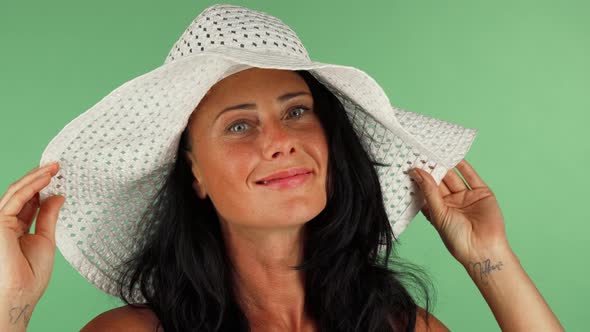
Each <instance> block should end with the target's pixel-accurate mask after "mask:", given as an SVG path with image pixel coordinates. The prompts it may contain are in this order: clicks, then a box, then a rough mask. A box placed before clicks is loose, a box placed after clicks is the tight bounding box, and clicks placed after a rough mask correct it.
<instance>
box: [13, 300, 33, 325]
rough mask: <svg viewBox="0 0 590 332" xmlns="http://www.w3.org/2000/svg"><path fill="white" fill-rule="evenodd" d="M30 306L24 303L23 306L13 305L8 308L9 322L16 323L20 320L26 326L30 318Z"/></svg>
mask: <svg viewBox="0 0 590 332" xmlns="http://www.w3.org/2000/svg"><path fill="white" fill-rule="evenodd" d="M30 308H31V305H30V304H26V305H24V306H23V307H13V308H12V309H10V311H9V312H8V313H9V315H10V323H11V324H13V325H16V324H18V323H19V322H21V321H22V322H23V324H24V325H25V327H27V325H28V324H29V320H30V319H31V313H30V312H29V310H30Z"/></svg>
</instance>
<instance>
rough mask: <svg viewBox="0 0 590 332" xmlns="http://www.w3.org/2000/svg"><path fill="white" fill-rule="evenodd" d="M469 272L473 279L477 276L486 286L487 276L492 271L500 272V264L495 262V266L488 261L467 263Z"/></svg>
mask: <svg viewBox="0 0 590 332" xmlns="http://www.w3.org/2000/svg"><path fill="white" fill-rule="evenodd" d="M468 266H469V271H471V272H472V273H473V275H474V278H475V279H477V278H478V276H479V280H481V281H482V283H483V284H484V285H487V284H488V276H489V274H490V273H491V272H492V271H494V270H498V271H499V270H502V266H503V264H502V262H497V263H496V264H494V265H492V264H491V261H490V259H489V258H488V259H486V260H484V261H481V262H475V263H474V262H469V263H468Z"/></svg>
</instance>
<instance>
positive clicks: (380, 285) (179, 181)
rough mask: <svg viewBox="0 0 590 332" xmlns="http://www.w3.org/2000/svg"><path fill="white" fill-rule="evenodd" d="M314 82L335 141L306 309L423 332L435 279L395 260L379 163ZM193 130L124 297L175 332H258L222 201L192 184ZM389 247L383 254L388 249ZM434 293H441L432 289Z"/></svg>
mask: <svg viewBox="0 0 590 332" xmlns="http://www.w3.org/2000/svg"><path fill="white" fill-rule="evenodd" d="M295 72H296V73H298V74H299V75H301V77H303V79H304V80H305V82H306V83H307V85H308V86H309V88H310V90H311V92H312V96H313V99H314V111H315V112H316V114H317V115H318V117H319V119H320V121H321V124H322V127H323V128H324V131H325V134H326V137H327V138H328V141H329V142H328V149H329V157H328V176H327V183H326V189H327V195H328V197H327V203H326V207H325V209H324V210H322V211H321V212H320V213H319V214H318V215H317V216H316V217H315V218H313V219H312V220H310V221H308V222H307V223H306V224H305V225H304V226H303V227H304V230H303V234H304V239H305V240H304V243H303V246H304V248H303V259H302V262H301V264H300V265H298V266H294V267H292V268H293V269H297V270H301V271H303V273H304V276H305V308H306V311H307V313H308V314H309V315H310V316H311V318H312V319H313V320H314V321H315V323H316V324H317V326H318V327H319V330H320V331H330V332H331V331H335V332H336V331H342V332H345V331H346V332H348V331H363V332H377V331H414V325H415V320H416V312H417V305H418V304H417V301H415V300H414V298H413V297H412V295H411V294H410V292H409V287H410V286H418V287H414V288H413V289H414V290H416V291H417V292H418V295H422V296H420V297H417V298H419V299H421V300H425V303H426V304H425V311H426V318H427V319H426V321H427V322H428V317H429V312H430V309H429V308H430V302H431V299H430V296H429V286H430V287H432V283H431V281H430V280H429V279H428V277H427V274H426V273H425V272H424V271H422V270H421V269H419V268H417V267H416V266H415V265H414V264H412V263H409V262H402V261H401V259H399V258H397V257H395V256H396V255H395V248H394V243H397V242H398V241H397V239H396V238H395V236H394V234H393V231H392V228H391V225H390V223H389V221H388V218H387V214H386V211H385V207H384V205H383V197H382V192H381V186H380V184H379V179H378V175H377V172H376V169H375V167H382V166H385V165H384V164H381V163H378V162H376V161H374V160H373V159H372V158H371V156H370V155H369V153H368V152H367V151H366V150H365V149H364V148H363V146H362V144H361V142H360V139H359V137H358V136H357V134H356V133H355V131H354V130H353V126H352V124H351V123H350V121H349V119H348V117H347V115H346V113H345V110H344V108H343V106H342V104H341V103H340V101H339V100H338V99H337V98H336V96H334V95H333V94H332V93H331V92H330V91H329V90H328V89H327V88H326V87H324V86H323V85H322V84H321V83H320V82H319V81H318V80H317V79H316V78H315V77H314V76H313V75H311V74H310V73H309V72H307V71H295ZM189 136H190V134H189V131H188V126H187V128H186V129H185V131H184V132H183V134H182V138H181V141H180V144H179V147H178V154H177V158H176V161H175V165H174V168H173V170H172V171H171V172H170V174H169V176H168V177H167V178H166V179H165V182H164V184H163V186H162V188H161V189H160V190H159V191H158V192H157V193H156V195H155V197H154V198H153V200H152V201H151V202H152V203H151V204H150V206H149V209H148V210H147V211H146V212H145V214H144V215H143V217H142V219H141V222H140V225H142V226H143V228H142V229H143V231H142V232H141V236H143V238H142V239H143V240H142V244H143V245H142V246H141V248H140V250H138V251H137V252H135V253H133V254H132V256H131V257H130V259H128V260H127V261H126V262H125V263H124V264H123V265H122V266H121V268H123V271H124V273H122V274H121V276H120V278H119V280H118V292H119V295H120V298H121V299H122V300H123V301H124V302H125V303H126V304H127V305H130V306H133V307H140V305H138V304H135V303H133V301H132V300H131V294H132V292H133V291H134V289H136V290H139V291H140V292H141V294H142V295H143V297H144V298H145V299H146V303H144V304H143V305H142V306H141V307H143V308H145V307H146V306H147V307H148V308H150V309H151V310H152V311H153V312H154V313H155V315H156V316H157V317H158V319H159V324H160V325H161V326H162V327H163V328H164V330H165V331H166V332H173V331H207V332H208V331H250V327H249V322H248V319H247V317H246V316H245V313H244V312H243V310H242V309H241V308H240V305H239V304H238V303H239V302H238V300H237V298H236V293H235V292H234V291H235V288H234V282H235V281H234V279H233V277H232V269H233V267H232V265H231V260H230V257H228V255H227V252H226V250H225V245H224V238H223V234H222V231H221V228H220V224H219V220H218V217H217V214H216V212H215V207H214V206H213V203H212V202H211V200H210V199H209V197H207V198H206V199H200V198H199V197H198V196H197V195H196V193H195V191H194V189H193V187H192V183H193V180H194V177H193V174H192V172H191V167H190V161H189V160H188V159H187V158H186V157H185V156H186V155H185V154H186V152H187V151H191V148H192V147H191V146H190V140H189ZM380 246H381V250H380V249H379V247H380ZM432 288H433V287H432Z"/></svg>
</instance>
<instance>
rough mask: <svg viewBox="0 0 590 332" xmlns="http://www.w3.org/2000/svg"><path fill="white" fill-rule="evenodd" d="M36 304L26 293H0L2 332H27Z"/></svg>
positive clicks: (0, 324)
mask: <svg viewBox="0 0 590 332" xmlns="http://www.w3.org/2000/svg"><path fill="white" fill-rule="evenodd" d="M36 304H37V300H36V299H34V298H33V297H31V296H29V295H27V292H25V291H17V290H10V291H8V290H6V291H0V331H7V332H17V331H18V332H22V331H26V330H27V326H28V324H29V321H30V319H31V315H32V314H33V310H34V309H35V306H36Z"/></svg>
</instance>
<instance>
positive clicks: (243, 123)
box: [227, 121, 249, 133]
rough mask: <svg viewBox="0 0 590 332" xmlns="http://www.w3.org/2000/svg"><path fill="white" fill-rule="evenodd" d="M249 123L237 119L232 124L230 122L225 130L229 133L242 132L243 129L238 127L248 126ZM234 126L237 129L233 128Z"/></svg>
mask: <svg viewBox="0 0 590 332" xmlns="http://www.w3.org/2000/svg"><path fill="white" fill-rule="evenodd" d="M248 126H249V124H247V123H246V122H243V121H239V122H236V123H234V124H232V125H231V126H229V127H227V131H228V132H230V133H241V132H243V131H244V130H245V129H240V128H241V127H242V128H243V127H248ZM234 128H237V130H233V129H234Z"/></svg>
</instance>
